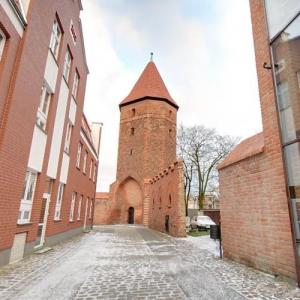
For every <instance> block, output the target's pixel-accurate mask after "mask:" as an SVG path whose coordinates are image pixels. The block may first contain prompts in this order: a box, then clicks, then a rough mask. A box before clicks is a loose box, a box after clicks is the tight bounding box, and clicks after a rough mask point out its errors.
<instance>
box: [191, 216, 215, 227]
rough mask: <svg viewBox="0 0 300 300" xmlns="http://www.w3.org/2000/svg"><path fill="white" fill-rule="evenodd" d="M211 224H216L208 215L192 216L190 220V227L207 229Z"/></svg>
mask: <svg viewBox="0 0 300 300" xmlns="http://www.w3.org/2000/svg"><path fill="white" fill-rule="evenodd" d="M211 225H216V223H215V222H214V221H213V220H212V219H211V218H210V217H209V216H194V217H193V218H192V220H191V227H192V229H196V228H198V230H201V229H205V230H208V229H210V226H211Z"/></svg>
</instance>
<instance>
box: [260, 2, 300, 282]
mask: <svg viewBox="0 0 300 300" xmlns="http://www.w3.org/2000/svg"><path fill="white" fill-rule="evenodd" d="M265 8H266V16H267V23H268V24H267V25H268V29H269V42H270V48H271V55H272V60H273V61H272V63H273V66H272V67H273V68H272V69H273V74H274V83H275V89H276V95H277V107H278V115H279V122H280V128H281V141H282V148H283V153H284V159H285V169H286V176H287V182H288V191H289V201H290V203H289V206H290V209H291V218H292V220H293V231H294V239H295V245H296V250H297V251H296V253H297V256H298V257H297V260H298V266H299V264H300V1H299V0H265ZM298 281H299V279H298Z"/></svg>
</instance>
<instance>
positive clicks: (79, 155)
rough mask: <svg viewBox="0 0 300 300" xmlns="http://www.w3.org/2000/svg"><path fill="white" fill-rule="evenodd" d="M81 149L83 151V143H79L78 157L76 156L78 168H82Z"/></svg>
mask: <svg viewBox="0 0 300 300" xmlns="http://www.w3.org/2000/svg"><path fill="white" fill-rule="evenodd" d="M81 151H82V144H81V143H79V144H78V149H77V158H76V167H77V168H78V169H80V160H81Z"/></svg>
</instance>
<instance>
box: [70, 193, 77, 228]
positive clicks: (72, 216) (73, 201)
mask: <svg viewBox="0 0 300 300" xmlns="http://www.w3.org/2000/svg"><path fill="white" fill-rule="evenodd" d="M76 196H77V193H75V192H73V193H72V200H71V207H70V221H71V222H72V221H74V209H75V202H76Z"/></svg>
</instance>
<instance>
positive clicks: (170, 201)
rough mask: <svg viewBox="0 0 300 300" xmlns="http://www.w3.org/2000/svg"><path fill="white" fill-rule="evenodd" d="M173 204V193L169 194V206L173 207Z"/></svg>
mask: <svg viewBox="0 0 300 300" xmlns="http://www.w3.org/2000/svg"><path fill="white" fill-rule="evenodd" d="M171 205H172V197H171V195H169V208H171Z"/></svg>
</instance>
